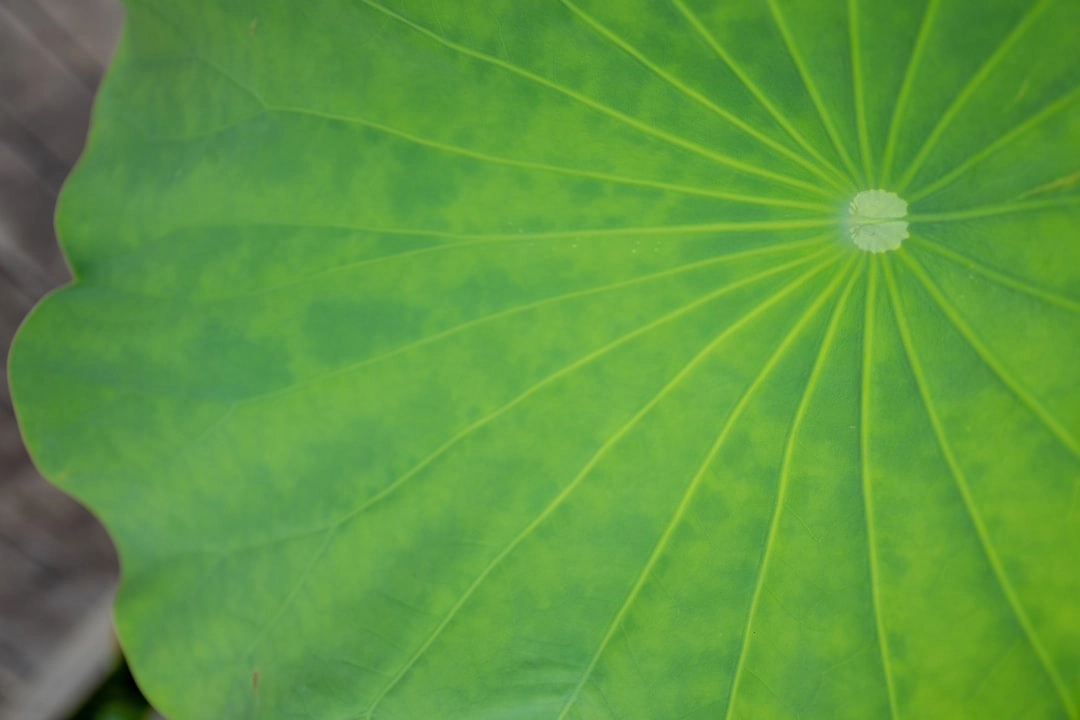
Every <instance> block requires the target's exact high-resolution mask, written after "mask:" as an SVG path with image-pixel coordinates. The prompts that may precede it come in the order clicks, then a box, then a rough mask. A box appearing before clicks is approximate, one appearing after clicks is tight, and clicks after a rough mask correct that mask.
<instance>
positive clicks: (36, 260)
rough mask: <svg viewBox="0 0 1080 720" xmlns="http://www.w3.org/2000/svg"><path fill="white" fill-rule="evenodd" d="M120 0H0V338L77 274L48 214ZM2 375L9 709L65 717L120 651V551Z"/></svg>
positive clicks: (2, 649)
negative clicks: (34, 447)
mask: <svg viewBox="0 0 1080 720" xmlns="http://www.w3.org/2000/svg"><path fill="white" fill-rule="evenodd" d="M119 18H120V11H119V5H118V4H117V3H116V2H115V0H0V351H2V352H3V353H4V356H5V357H6V355H7V349H8V345H9V343H10V341H11V337H12V335H13V334H14V332H15V329H16V327H17V325H18V324H19V322H21V320H22V319H23V317H24V316H25V314H26V313H27V312H28V311H29V309H30V308H31V307H32V305H33V303H34V302H35V301H37V300H38V299H39V298H40V297H41V296H42V295H43V294H44V293H46V292H47V291H49V290H50V289H52V288H53V287H56V286H58V285H60V284H62V283H63V282H65V281H66V280H67V279H68V278H69V273H68V269H67V267H66V265H65V263H64V260H63V257H62V255H61V254H60V252H59V248H58V247H57V245H56V240H55V237H54V234H53V224H52V214H53V207H54V205H55V201H56V195H57V191H58V189H59V187H60V184H61V182H62V180H63V178H64V177H65V176H66V175H67V173H68V172H69V170H70V168H71V166H72V164H73V163H74V161H75V160H76V158H77V157H78V155H79V153H80V152H81V151H82V147H83V141H84V137H85V133H86V127H87V123H88V118H89V112H90V105H91V99H92V93H93V90H94V88H95V87H96V86H97V84H98V82H99V78H100V74H101V72H102V69H103V66H104V63H105V62H106V60H107V58H108V57H109V55H110V54H111V52H112V47H113V43H114V42H115V38H116V36H117V33H118V31H119ZM2 375H3V379H2V380H0V391H2V392H0V718H4V719H5V720H7V719H8V718H10V719H12V720H58V718H61V717H66V716H67V713H69V712H70V711H71V710H72V709H73V708H75V707H77V706H78V705H79V704H81V703H82V702H83V701H84V700H85V697H86V695H87V693H88V692H90V691H92V690H93V689H94V687H95V686H96V684H97V683H98V682H100V681H101V679H103V677H104V676H105V674H106V673H107V672H108V671H109V669H110V667H112V665H113V663H114V662H115V659H116V656H117V652H118V650H117V647H116V642H115V639H114V638H113V635H112V629H111V628H112V626H111V602H112V593H113V592H114V589H115V585H116V581H117V574H118V571H117V560H116V556H115V553H114V551H113V549H112V546H111V543H110V542H109V539H108V537H107V536H106V534H105V532H104V530H103V529H102V528H101V526H100V525H99V524H98V523H97V521H96V520H95V519H94V518H93V517H92V516H91V514H90V513H89V512H87V511H86V509H85V508H83V507H81V506H80V505H79V504H78V503H76V502H75V501H74V500H73V499H71V498H70V497H68V496H67V495H65V494H64V493H62V492H60V491H59V490H58V489H56V488H55V487H53V486H52V485H49V484H48V483H46V482H45V481H44V480H42V478H41V477H40V476H39V475H38V474H37V472H36V471H35V470H34V468H33V467H32V465H31V464H30V461H29V458H28V457H27V455H26V451H25V450H24V448H23V446H22V442H21V439H20V437H19V434H18V430H17V428H16V425H15V419H14V416H13V414H12V411H11V406H10V400H9V397H8V393H7V386H6V373H3V374H2Z"/></svg>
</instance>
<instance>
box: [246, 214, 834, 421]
mask: <svg viewBox="0 0 1080 720" xmlns="http://www.w3.org/2000/svg"><path fill="white" fill-rule="evenodd" d="M826 237H828V234H822V235H817V236H815V237H812V238H808V239H806V240H798V241H796V242H792V243H784V244H783V245H772V246H766V247H760V248H753V249H750V250H743V251H739V252H736V253H730V254H727V255H721V256H719V257H713V258H706V259H704V260H698V261H695V262H693V263H689V264H686V265H680V266H678V267H674V268H669V269H667V270H662V271H660V272H657V273H652V274H650V275H647V276H642V277H638V278H631V279H629V280H620V281H618V282H615V283H609V284H606V285H601V286H598V287H592V288H583V289H581V290H574V291H571V292H568V293H561V294H559V295H555V296H552V297H547V298H542V299H540V300H536V301H534V302H531V303H526V304H524V305H516V306H514V307H511V308H507V309H505V310H500V311H499V312H496V313H492V314H490V315H484V316H482V317H478V318H474V319H472V320H467V321H465V322H463V323H460V324H458V325H454V326H452V327H449V328H447V329H445V330H441V331H439V332H437V333H434V334H432V335H428V336H426V337H423V338H420V339H419V340H414V341H412V342H410V343H406V344H404V345H399V346H398V347H396V348H394V349H392V350H389V351H387V352H385V353H382V354H380V355H375V356H372V357H369V358H365V359H363V360H361V361H359V362H356V363H353V364H350V365H346V366H345V367H342V368H339V369H337V370H334V371H332V372H329V373H326V374H324V375H320V376H318V377H315V378H311V379H308V380H302V381H299V382H296V383H293V384H290V385H286V386H284V387H281V388H278V389H276V390H271V391H270V392H266V393H261V394H258V395H251V396H249V397H246V398H243V399H242V400H239V401H237V405H242V404H247V403H251V402H254V401H263V400H266V399H269V398H272V397H277V396H279V395H283V394H286V393H290V392H295V391H296V390H299V389H300V388H304V387H309V386H311V385H313V384H316V383H320V382H325V381H326V380H329V379H331V378H336V377H340V376H342V375H345V374H348V373H351V372H355V371H356V370H358V369H360V368H362V367H366V366H369V365H374V364H376V363H379V362H383V361H384V360H387V359H389V358H391V357H394V356H396V355H401V354H403V353H407V352H410V351H412V350H416V349H418V348H420V347H423V346H425V345H430V344H432V343H434V342H437V341H439V340H445V339H446V338H448V337H450V336H452V335H456V334H458V333H460V332H463V331H465V330H468V329H470V328H474V327H476V326H478V325H481V324H484V323H488V322H492V321H495V320H499V319H503V318H506V317H509V316H512V315H516V314H518V313H522V312H527V311H529V310H535V309H537V308H540V307H544V306H546V305H550V304H553V303H557V302H563V301H565V300H570V299H574V298H580V297H586V296H588V295H594V294H598V293H604V292H610V291H612V290H617V289H619V288H625V287H629V286H632V285H635V284H638V283H639V282H648V281H650V280H655V279H658V278H661V277H667V276H671V275H676V274H679V273H683V272H687V271H690V270H694V269H698V268H701V267H706V266H709V265H712V264H714V263H720V262H729V261H731V260H737V259H744V258H747V257H753V256H755V255H761V254H770V253H773V252H785V251H788V250H794V249H798V248H800V247H808V246H811V245H813V244H815V243H819V242H822V241H823V240H824V239H825V238H826ZM817 254H818V253H815V254H813V255H810V256H809V257H810V258H813V257H816V255H817ZM806 259H807V258H802V259H800V260H799V261H796V262H802V261H805V260H806Z"/></svg>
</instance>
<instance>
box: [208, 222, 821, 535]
mask: <svg viewBox="0 0 1080 720" xmlns="http://www.w3.org/2000/svg"><path fill="white" fill-rule="evenodd" d="M815 240H816V241H817V242H821V241H822V238H816V239H815ZM807 242H810V241H807ZM828 250H829V248H828V247H823V248H822V249H821V250H819V251H818V252H815V253H812V254H810V255H807V256H806V257H802V258H798V259H796V260H792V261H790V262H787V263H783V264H780V265H777V266H776V267H773V268H769V269H768V270H765V271H762V272H760V273H756V274H754V275H751V276H748V277H745V278H743V279H741V280H739V281H737V282H735V283H732V284H731V285H725V286H724V287H721V288H718V289H717V290H714V291H712V292H709V293H707V294H705V295H702V296H701V297H699V298H697V299H695V300H694V301H692V302H690V303H688V304H686V305H683V306H681V307H678V308H676V309H675V310H672V311H671V312H668V313H666V314H664V315H662V316H660V317H659V318H656V319H654V320H652V321H650V322H648V323H646V324H644V325H642V326H640V327H638V328H636V329H634V330H632V331H630V332H628V333H626V334H625V335H621V336H619V337H617V338H615V339H614V340H612V341H611V342H609V343H607V344H606V345H604V346H602V347H600V348H598V349H596V350H593V351H592V352H589V353H587V354H586V355H583V356H582V357H580V358H577V359H576V360H574V361H573V362H571V363H569V364H567V365H564V366H563V367H562V368H560V369H559V370H556V371H555V372H554V373H552V374H551V375H548V376H547V377H545V378H543V379H541V380H539V381H537V382H536V383H534V384H533V385H531V386H529V387H528V388H526V389H525V390H524V391H523V392H522V393H520V394H519V395H517V396H515V397H514V398H513V399H512V400H510V401H509V402H507V403H506V404H504V405H502V406H500V407H499V408H496V409H495V410H493V411H492V412H490V413H488V414H487V415H485V416H484V417H482V418H480V419H479V420H476V421H474V422H472V423H470V424H469V425H467V426H466V427H465V428H463V429H462V430H460V431H458V432H457V433H456V434H455V435H454V436H453V437H451V438H450V439H449V440H447V441H445V442H444V443H443V444H442V445H440V446H439V447H438V448H436V449H435V450H433V451H432V452H430V453H429V454H428V455H427V456H425V457H424V459H422V460H421V461H420V462H419V463H417V464H416V465H414V466H413V467H412V468H410V469H409V470H408V471H407V472H406V473H404V474H403V475H401V476H399V477H398V478H397V479H395V480H394V481H393V482H391V483H390V484H389V485H387V487H385V488H384V489H383V490H382V491H380V492H379V493H377V494H376V495H374V496H372V497H371V498H369V499H368V500H366V501H365V502H364V503H363V504H362V505H360V506H357V507H356V508H353V509H352V510H350V511H349V512H348V513H346V514H345V515H343V516H342V517H340V518H338V519H336V520H334V521H332V522H331V523H329V524H324V525H319V526H317V527H314V528H306V529H304V530H299V531H296V532H291V533H286V534H282V535H277V536H274V537H272V538H264V539H260V540H258V541H255V542H250V543H244V544H240V545H234V546H230V547H229V548H210V549H201V548H193V549H190V550H189V551H188V552H190V553H205V552H213V553H221V554H231V553H235V552H241V551H244V550H252V549H257V548H261V547H267V546H270V545H274V544H276V543H281V542H289V541H292V540H298V539H301V538H304V537H309V536H311V535H314V534H317V533H320V532H324V531H326V530H329V529H331V528H334V527H337V526H339V525H342V524H343V523H345V522H346V521H348V520H349V519H350V518H353V517H356V516H357V515H359V514H360V513H361V512H363V511H364V510H366V509H368V508H369V507H371V506H372V505H374V504H375V503H376V502H379V501H380V500H383V499H385V498H386V497H387V496H389V495H390V494H391V493H393V492H394V491H396V490H397V489H398V488H399V487H400V486H401V485H403V484H404V483H405V482H407V481H408V479H409V478H411V477H413V476H415V475H416V474H417V473H419V472H420V471H421V470H423V469H424V468H425V467H427V466H428V465H430V464H431V463H432V462H434V461H435V460H436V459H437V458H438V457H440V456H441V455H443V454H444V453H445V452H446V451H447V450H449V449H450V448H452V447H453V446H454V445H456V444H457V443H458V442H460V441H461V440H462V439H464V438H465V437H467V436H468V435H469V434H471V433H473V432H475V431H476V430H478V429H480V428H481V427H483V426H484V425H486V424H488V423H490V422H491V421H492V420H494V419H496V418H498V417H499V416H501V415H503V414H505V413H506V412H508V411H510V410H511V409H513V408H514V407H516V406H517V405H519V404H521V403H522V402H524V401H525V400H526V399H528V398H529V397H530V396H531V395H534V394H536V393H537V392H539V391H540V390H542V389H543V388H544V387H546V386H548V385H550V384H551V383H553V382H555V381H557V380H559V379H560V378H562V377H565V376H567V375H569V374H571V373H573V372H574V371H575V370H577V369H579V368H581V367H584V366H585V365H587V364H588V363H590V362H592V361H594V360H596V359H598V358H600V357H602V356H603V355H605V354H607V353H609V352H611V351H612V350H614V349H616V348H617V347H619V346H621V345H624V344H625V343H627V342H630V341H631V340H633V339H634V338H637V337H639V336H641V335H643V334H645V333H648V332H651V331H652V330H655V329H656V328H658V327H660V326H662V325H664V324H666V323H668V322H671V321H672V320H676V319H678V318H679V317H682V316H684V315H686V314H687V313H689V312H692V311H693V310H695V309H696V308H698V307H701V306H702V305H704V304H707V303H709V302H711V301H713V300H716V299H717V298H719V297H721V296H723V295H726V294H728V293H731V292H734V291H736V290H739V289H741V288H744V287H747V286H749V285H752V284H754V283H757V282H761V281H762V280H765V279H768V278H770V277H772V276H774V275H778V274H780V273H783V272H786V271H788V270H792V269H794V268H796V267H799V266H801V265H806V264H807V263H809V262H811V261H812V260H814V259H815V258H817V257H819V256H821V255H823V254H825V253H826V252H827V251H828ZM729 257H730V256H729ZM481 320H483V319H481ZM473 324H476V323H475V322H474V323H473ZM460 330H461V327H460V326H459V327H458V328H457V331H460ZM435 340H436V338H434V337H432V338H428V339H425V340H422V341H417V342H415V343H411V344H410V346H409V348H410V349H413V348H415V347H418V346H420V345H421V344H427V343H430V342H434V341H435ZM400 352H404V350H402V349H401V348H398V349H396V350H392V351H390V352H389V353H387V354H385V355H383V356H380V357H379V358H377V359H373V360H367V361H365V364H367V363H371V362H376V361H378V360H384V359H386V358H387V357H390V356H392V355H396V354H398V353H400ZM353 369H356V368H355V367H354V368H353Z"/></svg>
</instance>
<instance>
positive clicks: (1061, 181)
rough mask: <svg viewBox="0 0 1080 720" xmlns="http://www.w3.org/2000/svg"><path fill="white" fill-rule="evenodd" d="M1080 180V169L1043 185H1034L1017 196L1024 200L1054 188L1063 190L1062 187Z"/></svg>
mask: <svg viewBox="0 0 1080 720" xmlns="http://www.w3.org/2000/svg"><path fill="white" fill-rule="evenodd" d="M1078 182H1080V170H1076V171H1074V172H1070V173H1069V174H1068V175H1063V176H1062V177H1059V178H1055V179H1053V180H1051V181H1050V182H1047V183H1043V184H1042V185H1038V186H1036V187H1033V188H1031V189H1030V190H1025V191H1024V192H1022V193H1020V195H1018V196H1017V198H1018V199H1020V200H1022V199H1024V198H1027V197H1032V196H1033V195H1041V194H1043V193H1048V192H1051V191H1053V190H1061V189H1062V188H1067V187H1069V186H1070V185H1075V184H1077V183H1078Z"/></svg>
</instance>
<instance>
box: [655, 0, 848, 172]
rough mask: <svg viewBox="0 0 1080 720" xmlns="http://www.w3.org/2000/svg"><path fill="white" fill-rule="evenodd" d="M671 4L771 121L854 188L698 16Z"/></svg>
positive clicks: (676, 2) (681, 5) (677, 3)
mask: <svg viewBox="0 0 1080 720" xmlns="http://www.w3.org/2000/svg"><path fill="white" fill-rule="evenodd" d="M673 3H674V5H675V7H676V8H678V10H679V12H681V13H682V14H683V17H685V18H686V20H687V21H688V22H689V23H690V24H691V25H692V26H693V28H694V29H695V30H696V31H697V33H698V34H699V35H700V36H701V38H702V39H703V40H704V41H705V42H706V43H707V44H708V45H709V47H711V48H712V50H713V52H715V53H716V54H717V56H718V57H719V58H720V59H721V60H723V61H724V64H725V65H727V66H728V68H729V69H730V70H731V72H732V73H734V74H735V77H737V78H738V79H739V80H740V81H741V82H742V84H743V85H744V86H745V87H746V89H747V90H749V91H750V94H751V95H753V96H754V98H756V99H757V101H758V102H759V103H760V104H761V106H762V107H763V108H765V109H766V110H767V111H768V113H769V114H770V115H772V117H773V119H774V120H776V122H777V123H778V124H779V125H780V127H782V128H783V129H784V130H785V131H786V132H787V134H788V135H790V136H791V137H792V139H794V140H795V142H797V143H798V144H799V146H800V147H802V149H803V150H805V151H806V152H807V154H809V155H810V156H811V157H813V158H814V159H815V160H817V161H818V162H819V163H821V166H822V167H824V168H825V169H826V170H828V171H829V172H831V173H832V174H833V175H834V176H835V177H836V179H837V180H839V181H840V182H841V183H843V184H844V185H845V189H846V190H849V191H850V190H853V189H854V188H855V186H854V185H851V178H849V177H847V176H846V175H844V173H842V172H840V170H838V169H837V168H836V166H835V165H833V164H832V163H831V162H829V161H828V160H826V159H825V156H824V155H822V154H821V153H820V152H819V151H818V150H817V148H815V147H814V146H813V145H811V144H810V143H809V142H808V141H807V140H806V138H804V137H803V136H802V133H800V132H799V131H798V130H797V129H796V128H795V125H794V124H793V123H792V122H791V121H790V120H788V118H787V117H785V116H784V114H783V113H781V112H780V111H779V110H777V109H776V107H775V106H774V105H773V104H772V102H771V101H770V100H769V98H768V97H767V96H766V95H765V93H764V92H763V91H762V90H761V88H759V87H758V86H757V83H755V82H754V81H753V79H752V78H751V77H750V76H749V75H747V74H746V72H745V71H744V70H743V69H742V67H740V66H739V65H738V64H737V63H736V62H735V60H734V59H733V58H732V57H731V55H729V54H728V52H727V51H726V50H725V49H724V47H723V46H722V45H721V44H720V42H719V41H718V40H717V39H716V36H714V35H713V34H712V33H711V32H709V30H708V28H706V27H705V25H704V24H703V23H702V22H701V20H700V18H698V16H697V15H696V14H695V13H694V12H693V11H692V10H690V8H688V7H687V6H686V4H685V3H684V2H683V0H673Z"/></svg>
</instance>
